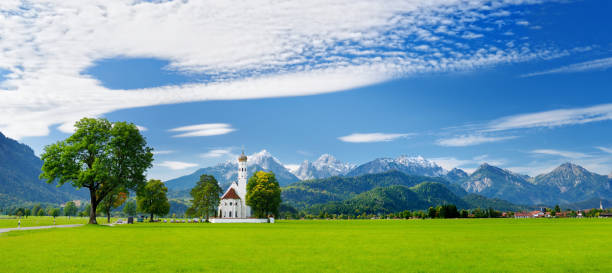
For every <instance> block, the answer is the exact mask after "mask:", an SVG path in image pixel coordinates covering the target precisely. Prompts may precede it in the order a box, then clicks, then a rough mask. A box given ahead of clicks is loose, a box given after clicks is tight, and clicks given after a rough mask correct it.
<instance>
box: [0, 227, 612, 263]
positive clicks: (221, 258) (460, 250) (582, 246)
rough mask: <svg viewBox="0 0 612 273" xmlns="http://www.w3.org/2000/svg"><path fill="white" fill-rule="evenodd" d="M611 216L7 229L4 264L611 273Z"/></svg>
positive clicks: (0, 243) (0, 237)
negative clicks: (603, 217)
mask: <svg viewBox="0 0 612 273" xmlns="http://www.w3.org/2000/svg"><path fill="white" fill-rule="evenodd" d="M611 246H612V220H610V219H597V218H592V219H447V220H339V221H334V220H312V221H308V220H301V221H300V220H294V221H291V220H289V221H277V223H275V224H188V223H181V224H170V223H166V224H163V223H137V224H134V225H118V226H113V227H109V226H91V225H86V226H83V227H77V228H63V229H47V230H32V231H16V232H8V233H2V234H0V257H2V264H1V265H0V269H1V270H0V271H2V272H127V271H129V272H202V271H210V272H306V271H307V272H338V271H342V272H393V271H395V272H612V263H610V258H611V257H612V247H611Z"/></svg>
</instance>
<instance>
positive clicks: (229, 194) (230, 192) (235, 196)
mask: <svg viewBox="0 0 612 273" xmlns="http://www.w3.org/2000/svg"><path fill="white" fill-rule="evenodd" d="M221 199H240V196H238V194H237V193H236V191H235V190H234V188H230V189H229V190H228V191H227V192H226V193H225V194H224V195H223V197H221Z"/></svg>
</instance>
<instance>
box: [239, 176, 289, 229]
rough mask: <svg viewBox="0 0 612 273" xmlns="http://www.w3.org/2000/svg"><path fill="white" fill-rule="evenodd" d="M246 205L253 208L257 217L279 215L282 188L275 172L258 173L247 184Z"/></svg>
mask: <svg viewBox="0 0 612 273" xmlns="http://www.w3.org/2000/svg"><path fill="white" fill-rule="evenodd" d="M246 203H247V205H249V206H251V209H252V210H253V213H254V214H255V217H258V218H264V217H267V216H268V214H273V215H278V207H279V206H280V203H281V188H280V186H279V184H278V181H277V180H276V177H275V176H274V173H273V172H264V171H258V172H256V173H255V174H253V176H251V178H249V182H248V183H247V194H246Z"/></svg>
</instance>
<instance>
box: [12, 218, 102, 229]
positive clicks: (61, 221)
mask: <svg viewBox="0 0 612 273" xmlns="http://www.w3.org/2000/svg"><path fill="white" fill-rule="evenodd" d="M18 221H21V227H35V226H52V225H53V217H52V216H30V217H27V218H25V217H21V218H17V217H14V216H3V217H0V228H16V227H17V223H18ZM87 221H89V217H70V218H68V217H67V216H59V217H55V224H56V225H70V224H87ZM111 221H112V219H111ZM98 222H99V223H106V218H102V217H100V218H98Z"/></svg>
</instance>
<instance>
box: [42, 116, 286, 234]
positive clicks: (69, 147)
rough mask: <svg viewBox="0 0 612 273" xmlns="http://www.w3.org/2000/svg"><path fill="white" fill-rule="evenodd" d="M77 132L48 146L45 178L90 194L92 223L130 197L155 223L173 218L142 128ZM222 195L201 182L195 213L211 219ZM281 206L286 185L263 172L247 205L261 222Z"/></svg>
mask: <svg viewBox="0 0 612 273" xmlns="http://www.w3.org/2000/svg"><path fill="white" fill-rule="evenodd" d="M74 127H75V132H74V134H72V135H71V136H70V137H68V138H67V139H65V140H62V141H58V142H56V143H54V144H51V145H48V146H46V147H45V149H44V152H43V153H42V155H41V158H42V160H43V166H42V173H41V175H40V178H41V179H45V180H46V182H47V183H58V184H59V185H63V184H66V183H69V184H70V185H72V186H73V187H75V188H77V189H80V188H87V189H89V193H90V210H89V223H90V224H97V220H96V214H97V212H99V211H102V212H104V213H105V214H106V216H107V220H108V221H110V217H111V211H112V210H114V209H116V208H118V207H119V206H121V205H122V204H123V203H124V202H125V201H126V200H127V199H128V197H129V193H130V192H135V193H136V201H137V207H138V210H140V211H141V212H143V213H147V214H149V215H150V216H151V221H153V217H154V215H160V216H161V215H166V214H168V212H169V211H170V204H169V202H168V198H167V192H168V189H167V188H166V186H164V184H163V183H162V182H161V181H160V180H155V179H152V180H149V181H148V182H147V181H146V178H145V171H146V170H147V169H148V168H150V167H151V166H152V162H153V153H152V151H153V149H152V148H150V147H148V146H147V142H146V139H145V138H144V137H143V136H142V135H141V134H140V131H139V130H138V128H137V127H136V125H134V124H132V123H127V122H110V121H108V120H106V119H93V118H83V119H81V120H79V121H78V122H76V124H75V126H74ZM220 194H221V189H220V187H219V184H218V183H217V181H216V179H215V178H214V177H212V176H206V175H204V176H202V177H200V181H198V183H197V184H196V186H195V187H194V188H193V189H192V190H191V196H192V197H193V200H192V206H191V207H190V208H189V214H191V215H199V216H205V217H206V219H207V220H208V217H209V215H214V212H215V211H216V206H217V205H218V204H219V196H220ZM280 201H281V199H280V186H279V185H278V181H276V178H275V177H274V174H273V173H266V172H257V173H256V174H255V175H253V177H251V178H250V179H249V183H248V184H247V196H246V202H247V204H248V205H250V206H251V207H252V209H253V212H254V214H255V216H256V217H265V216H267V215H268V214H278V207H279V204H280Z"/></svg>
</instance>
